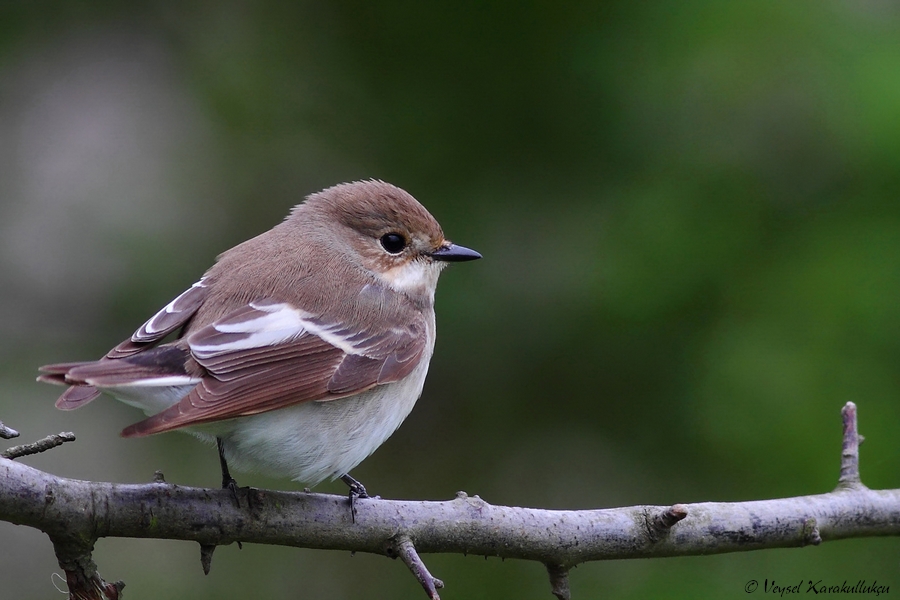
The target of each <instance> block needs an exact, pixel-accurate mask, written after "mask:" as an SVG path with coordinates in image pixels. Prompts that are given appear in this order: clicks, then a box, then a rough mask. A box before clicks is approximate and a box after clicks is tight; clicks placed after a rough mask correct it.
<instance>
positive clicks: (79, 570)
mask: <svg viewBox="0 0 900 600" xmlns="http://www.w3.org/2000/svg"><path fill="white" fill-rule="evenodd" d="M843 416H844V444H843V452H842V459H841V477H840V482H839V485H838V487H837V488H836V489H835V490H834V491H833V492H830V493H827V494H818V495H813V496H801V497H795V498H781V499H775V500H758V501H750V502H701V503H695V504H676V505H674V506H630V507H622V508H608V509H602V510H580V511H574V510H569V511H567V510H542V509H531V508H521V507H512V506H494V505H491V504H488V503H487V502H485V501H484V500H482V499H481V498H479V497H477V496H474V497H469V496H467V495H466V494H465V493H462V492H460V493H459V494H457V496H456V498H455V499H453V500H448V501H443V502H424V501H422V502H417V501H399V500H383V499H380V498H358V499H357V500H356V507H357V509H358V512H357V515H356V519H355V522H354V521H353V520H352V516H351V513H350V511H349V510H348V506H347V498H346V497H345V496H333V495H325V494H313V493H309V492H308V491H304V492H278V491H269V490H259V489H254V488H242V489H240V490H238V492H237V493H238V494H239V496H241V498H240V505H239V506H236V505H235V502H234V496H233V492H232V491H231V490H228V489H201V488H190V487H182V486H178V485H173V484H170V483H166V482H165V480H164V479H163V477H162V474H161V473H158V474H157V475H156V476H155V477H154V481H153V483H148V484H142V485H123V484H114V483H101V482H88V481H78V480H73V479H66V478H62V477H56V476H54V475H50V474H48V473H44V472H42V471H39V470H37V469H34V468H32V467H29V466H27V465H23V464H21V463H18V462H14V461H11V460H3V459H0V519H2V520H5V521H9V522H11V523H14V524H18V525H27V526H30V527H35V528H39V529H41V530H42V531H44V532H45V533H47V535H48V536H49V537H50V539H51V541H52V542H53V545H54V548H55V550H56V554H57V558H58V560H59V563H60V565H61V566H62V567H63V568H64V569H65V571H66V577H67V581H68V583H69V586H70V592H71V595H70V597H71V598H87V599H91V600H95V599H96V600H99V599H101V598H102V599H115V598H117V597H118V595H119V592H120V591H121V584H120V583H116V584H108V583H106V582H105V581H103V579H101V578H100V576H99V575H98V574H97V570H96V566H95V565H94V563H93V562H92V561H91V552H92V550H93V545H94V542H96V540H97V539H99V538H101V537H133V538H158V539H173V540H191V541H194V542H198V543H199V544H200V546H201V564H202V565H203V568H204V571H208V570H209V566H210V563H211V558H212V553H213V550H214V548H215V547H216V546H219V545H227V544H230V543H232V542H237V543H240V542H241V541H243V542H248V543H260V544H273V545H284V546H296V547H303V548H320V549H333V550H347V551H352V552H369V553H374V554H382V555H385V556H390V557H395V558H397V557H399V558H401V560H403V562H404V563H405V564H406V565H407V567H409V569H410V570H411V571H412V573H413V574H414V575H415V576H416V579H417V580H418V581H419V582H420V584H421V585H422V587H423V589H425V591H426V593H427V594H428V595H429V597H430V598H432V599H437V598H438V594H437V590H438V589H440V588H441V587H442V585H443V584H442V583H441V582H440V581H439V580H437V579H435V578H434V577H433V576H432V575H431V573H430V572H429V571H428V569H427V568H426V567H425V564H424V563H423V561H422V560H421V558H420V554H422V553H429V552H453V553H461V554H480V555H484V556H498V557H501V558H518V559H525V560H534V561H537V562H540V563H542V564H544V565H546V567H547V571H548V574H549V576H550V581H551V587H552V590H553V593H554V594H555V595H556V597H557V598H559V599H566V598H569V597H570V592H569V582H568V571H569V569H570V568H571V567H573V566H575V565H577V564H579V563H582V562H586V561H593V560H609V559H622V558H650V557H663V556H688V555H705V554H715V553H724V552H739V551H746V550H759V549H763V548H787V547H801V546H806V545H810V544H820V543H822V542H823V541H832V540H838V539H844V538H851V537H864V536H888V535H900V490H881V491H878V490H870V489H868V488H867V487H865V486H864V485H863V484H862V483H861V482H860V480H859V466H858V465H859V451H858V446H859V435H858V433H857V430H856V411H855V407H854V406H853V405H852V404H850V403H848V405H847V406H846V407H845V408H844V411H843Z"/></svg>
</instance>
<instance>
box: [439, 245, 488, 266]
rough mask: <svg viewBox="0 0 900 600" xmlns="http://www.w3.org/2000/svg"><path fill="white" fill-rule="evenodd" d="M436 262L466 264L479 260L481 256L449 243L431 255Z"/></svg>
mask: <svg viewBox="0 0 900 600" xmlns="http://www.w3.org/2000/svg"><path fill="white" fill-rule="evenodd" d="M431 258H433V259H434V260H442V261H444V262H464V261H467V260H477V259H479V258H481V254H479V253H478V252H475V251H474V250H470V249H468V248H466V247H465V246H460V245H459V244H450V243H447V244H446V245H445V246H441V247H440V248H438V249H437V250H435V251H434V252H432V253H431Z"/></svg>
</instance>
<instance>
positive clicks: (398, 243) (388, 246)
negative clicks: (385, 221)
mask: <svg viewBox="0 0 900 600" xmlns="http://www.w3.org/2000/svg"><path fill="white" fill-rule="evenodd" d="M381 247H382V248H384V249H385V250H387V251H388V253H390V254H400V253H401V252H403V249H404V248H406V238H405V237H403V236H402V235H400V234H399V233H386V234H384V235H383V236H381Z"/></svg>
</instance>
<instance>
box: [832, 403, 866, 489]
mask: <svg viewBox="0 0 900 600" xmlns="http://www.w3.org/2000/svg"><path fill="white" fill-rule="evenodd" d="M841 419H842V420H843V423H844V439H843V443H842V447H841V476H840V478H839V479H838V487H839V488H859V487H863V485H862V481H861V480H860V478H859V444H860V442H861V441H862V436H861V435H859V431H858V430H857V423H856V405H855V404H854V403H852V402H848V403H847V404H845V405H844V408H842V409H841Z"/></svg>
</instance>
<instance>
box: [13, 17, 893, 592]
mask: <svg viewBox="0 0 900 600" xmlns="http://www.w3.org/2000/svg"><path fill="white" fill-rule="evenodd" d="M0 140H2V143H0V282H2V294H0V358H2V367H0V377H2V381H0V385H2V390H3V392H2V399H0V420H3V421H4V422H6V423H7V424H9V425H11V426H13V427H15V428H17V429H19V430H20V431H21V432H22V433H23V439H26V440H31V439H35V438H37V437H40V436H43V435H45V434H48V433H53V432H58V431H62V430H72V431H74V432H75V433H76V434H77V435H78V438H79V439H78V441H77V442H76V443H74V444H69V445H67V446H65V448H64V449H61V450H57V451H54V452H51V453H48V454H45V455H42V456H38V457H34V458H30V459H26V460H25V461H24V462H27V463H29V464H32V465H36V466H38V467H40V468H43V469H46V470H48V471H50V472H52V473H56V474H59V475H63V476H68V477H77V478H89V479H97V480H112V481H121V482H142V481H149V480H150V479H151V477H152V474H153V471H154V470H155V469H161V470H162V471H164V472H165V474H166V477H167V478H168V480H169V481H172V482H177V483H180V484H184V485H195V486H215V485H217V483H218V480H219V475H218V467H217V462H216V456H215V452H214V451H213V450H212V449H211V448H208V447H205V446H203V445H202V444H200V443H199V442H196V441H195V440H193V439H192V438H190V437H189V436H184V435H179V434H164V435H161V436H156V437H153V438H151V439H140V440H123V439H120V438H119V437H118V431H119V430H120V429H121V428H122V427H124V426H125V425H127V424H129V423H132V422H134V421H136V420H138V419H139V418H141V415H140V414H138V413H137V411H135V410H133V409H130V408H128V407H126V406H123V405H119V404H117V403H115V402H114V401H112V400H108V399H102V400H99V401H97V402H95V403H93V404H91V405H90V406H89V407H86V408H85V409H83V410H80V411H77V412H74V413H61V412H59V411H56V410H55V409H54V408H53V401H54V399H55V397H56V394H57V392H58V390H56V389H53V388H50V387H47V386H41V385H38V384H36V383H34V382H33V381H34V376H35V374H36V373H35V371H36V368H37V366H39V365H41V364H46V363H51V362H56V361H62V360H78V359H89V358H95V357H98V356H99V355H101V354H102V353H103V352H105V351H106V350H107V349H108V348H109V347H111V346H112V345H114V344H116V343H118V342H119V341H120V340H121V339H123V338H124V337H125V336H127V335H129V334H130V332H131V331H133V330H134V329H135V328H136V327H137V326H138V325H139V324H140V323H141V322H143V321H144V319H146V318H147V317H148V316H149V315H151V314H152V313H153V312H154V311H156V310H157V309H158V308H159V307H160V306H162V305H163V304H164V303H166V302H167V301H168V300H170V299H171V298H172V297H174V296H175V295H176V294H178V293H179V292H181V291H182V290H183V289H184V288H185V287H187V286H188V285H190V284H191V283H192V282H194V281H196V279H197V278H198V276H199V275H200V274H201V273H202V272H203V270H204V269H205V268H206V267H208V266H209V265H210V264H211V262H212V260H213V258H214V257H215V256H216V254H217V253H219V252H221V251H223V250H225V249H227V248H229V247H230V246H232V245H234V244H235V243H237V242H239V241H242V240H244V239H246V238H248V237H250V236H253V235H255V234H257V233H259V232H261V231H263V230H265V229H268V228H269V227H270V226H272V225H273V224H275V223H277V222H278V221H279V220H280V219H281V218H283V216H284V215H285V214H286V213H287V211H288V209H289V208H290V207H291V206H292V205H294V204H296V203H297V202H299V201H300V200H301V199H302V198H303V197H304V196H305V195H306V194H308V193H311V192H314V191H317V190H319V189H321V188H323V187H326V186H329V185H332V184H334V183H338V182H341V181H349V180H355V179H362V178H371V177H374V178H381V179H384V180H387V181H390V182H393V183H396V184H397V185H400V186H401V187H404V188H405V189H407V190H408V191H410V192H411V193H412V194H413V195H415V196H416V197H417V198H419V200H421V201H422V202H423V203H424V204H425V205H426V206H427V207H428V208H429V209H430V210H431V212H432V213H433V214H434V215H435V216H436V217H437V218H438V219H439V220H440V221H441V223H442V224H443V226H444V229H445V231H446V233H447V235H448V236H449V237H450V238H451V239H453V240H454V241H457V242H459V243H462V244H464V245H467V246H471V247H473V248H476V249H478V250H480V251H481V252H482V253H483V254H484V256H485V259H484V260H483V261H479V262H477V263H471V264H467V265H464V266H455V267H452V268H451V269H449V271H448V272H447V273H445V275H444V276H443V277H442V282H441V286H440V290H439V292H438V298H437V319H438V330H439V336H438V344H437V350H436V354H435V358H434V360H433V361H432V365H431V373H430V375H429V379H428V382H427V384H426V386H425V392H424V396H423V398H422V399H421V401H420V403H419V404H418V406H417V407H416V409H415V410H414V411H413V413H412V415H411V416H410V418H409V419H408V420H407V421H406V423H405V424H404V425H403V426H402V427H401V428H400V430H399V431H398V432H397V433H396V434H395V435H394V436H393V437H392V438H391V439H390V440H389V441H388V442H387V443H386V444H385V445H384V446H383V447H382V448H381V449H379V450H378V451H377V452H376V453H375V454H374V455H373V456H372V457H371V458H369V459H368V460H367V461H366V462H364V463H363V464H362V465H361V466H360V467H358V468H357V469H356V470H355V471H354V475H355V476H356V477H358V478H359V479H361V480H362V481H363V482H365V483H366V485H367V486H368V487H369V489H370V490H371V491H373V492H374V493H377V494H380V495H382V496H384V497H389V498H417V499H449V498H452V497H453V495H454V493H455V492H456V491H457V490H465V491H467V492H468V493H470V494H479V495H481V496H482V497H483V498H484V499H486V500H487V501H489V502H492V503H496V504H516V505H524V506H535V507H547V508H592V507H607V506H619V505H630V504H667V503H674V502H693V501H705V500H723V501H725V500H734V501H738V500H750V499H763V498H773V497H780V496H791V495H803V494H815V493H821V492H826V491H829V490H830V489H832V488H833V487H834V485H835V483H836V480H837V476H838V466H839V464H838V461H839V455H840V415H839V410H840V408H841V406H842V405H843V404H844V403H845V402H846V401H848V400H852V401H854V402H856V403H857V404H858V405H859V414H860V428H861V431H862V433H863V434H864V435H865V436H866V438H867V442H866V444H865V445H864V447H863V454H862V475H863V481H864V482H865V483H866V484H868V485H869V486H870V487H874V488H897V487H900V444H898V441H897V440H898V436H900V418H898V417H900V402H898V400H900V377H898V369H897V366H898V361H900V304H898V302H897V299H898V296H900V265H898V263H900V201H898V192H900V8H898V5H897V4H896V3H893V2H889V1H886V0H867V1H850V0H846V1H828V2H814V1H793V2H718V1H698V0H682V1H677V2H676V1H656V2H623V1H621V0H620V1H618V2H606V3H598V2H566V3H561V2H538V3H521V2H493V3H477V2H457V3H453V4H449V3H448V4H446V5H439V4H431V3H398V2H377V3H367V2H332V3H320V2H298V3H284V2H274V1H257V2H253V3H250V2H246V3H240V2H221V3H211V2H182V3H167V2H153V1H145V2H140V1H139V2H132V3H127V4H126V3H115V2H99V1H97V2H89V1H80V2H74V1H60V2H54V3H42V2H35V3H26V2H6V3H4V4H3V5H0ZM239 481H240V482H241V483H242V484H244V485H257V486H270V487H276V488H279V489H299V486H298V485H297V484H294V483H292V482H288V481H278V480H267V479H264V478H260V477H258V476H254V475H242V476H240V477H239ZM318 490H320V491H333V492H339V493H344V487H343V484H340V483H339V482H338V483H337V484H325V485H321V486H319V488H318ZM0 545H2V547H3V555H4V559H3V560H2V561H0V581H2V582H3V588H4V592H3V593H4V594H8V596H7V597H10V598H55V597H60V594H59V593H58V592H57V591H56V590H55V589H54V588H53V585H54V581H56V585H59V582H58V578H52V577H51V573H52V572H58V571H59V568H58V567H57V565H56V563H55V560H54V558H53V554H52V549H51V547H50V544H49V542H48V541H47V540H46V538H45V537H44V536H43V535H42V534H40V533H39V532H36V531H33V530H29V529H25V528H20V527H13V526H11V525H8V524H5V523H3V524H0ZM95 558H96V560H97V562H98V563H99V565H100V569H101V574H102V575H103V576H105V577H106V578H107V579H110V580H115V579H123V580H125V582H126V583H127V585H128V587H127V588H126V593H127V597H128V598H131V599H138V598H172V599H178V598H191V599H214V598H215V599H220V598H250V597H266V598H356V597H360V595H362V596H365V597H368V598H419V597H424V596H423V595H422V592H421V590H420V589H419V587H418V584H416V583H415V581H414V580H413V578H412V577H411V576H410V575H409V573H408V572H407V571H406V569H405V568H404V567H403V565H401V564H399V563H396V562H392V561H389V560H387V559H385V558H383V557H379V556H368V555H356V556H350V555H349V554H348V553H340V552H323V551H310V550H296V549H290V548H275V547H260V546H254V545H246V546H245V547H244V549H243V550H241V551H239V550H238V549H237V548H236V547H234V546H228V547H224V548H220V549H219V550H218V551H217V552H216V556H215V561H214V563H213V569H212V573H211V574H210V575H209V576H207V577H204V576H203V574H202V572H201V569H200V564H199V552H198V548H197V546H196V545H195V544H190V543H185V542H164V541H149V540H101V541H100V542H99V543H98V545H97V550H96V554H95ZM426 562H427V563H428V564H429V566H430V567H431V569H432V571H433V572H434V573H435V575H436V576H438V577H441V578H443V579H444V581H446V583H447V588H446V589H445V590H444V592H443V593H442V597H443V598H445V600H452V599H463V598H464V599H480V598H485V599H495V598H517V599H531V598H535V599H548V598H551V596H550V593H549V584H548V582H547V579H546V576H545V573H544V570H543V567H542V566H541V565H539V564H534V563H527V562H520V561H505V562H501V561H500V560H498V559H489V560H487V561H485V560H484V559H483V558H480V557H474V556H470V557H468V558H465V557H461V556H450V555H447V556H444V555H435V556H426ZM898 574H900V540H898V539H880V538H879V539H864V540H850V541H843V542H832V543H828V542H827V538H826V543H825V544H824V545H822V546H820V547H817V548H812V547H810V548H804V549H793V550H777V551H764V552H754V553H742V554H732V555H725V556H713V557H702V558H700V557H698V558H683V559H664V560H641V561H636V560H634V561H617V562H606V563H592V564H587V565H582V566H580V567H579V568H578V569H576V570H574V571H573V573H572V580H571V584H572V588H573V592H574V594H575V597H576V598H579V599H586V598H600V597H603V598H607V599H619V598H648V597H669V598H692V599H695V598H723V597H734V598H742V597H745V595H746V594H745V592H744V584H745V583H746V582H747V581H748V580H750V579H757V580H759V581H760V582H762V581H763V580H764V579H768V580H770V581H771V580H773V579H774V580H776V582H778V583H784V584H787V583H791V584H793V583H796V581H800V580H809V579H812V580H817V579H825V581H826V582H834V583H840V582H842V581H843V580H845V579H847V580H851V581H855V580H858V579H865V580H867V581H869V582H871V581H873V580H877V581H878V582H879V583H882V584H886V585H892V586H893V587H895V588H897V587H900V576H898ZM757 593H758V594H761V593H763V592H762V589H760V590H759V591H758V592H757Z"/></svg>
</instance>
